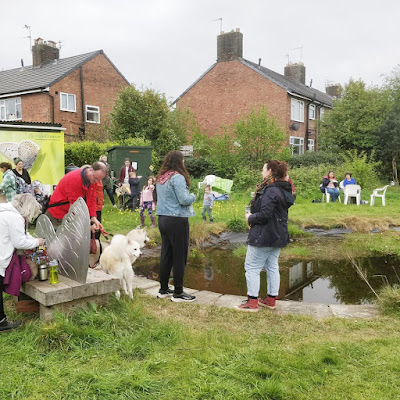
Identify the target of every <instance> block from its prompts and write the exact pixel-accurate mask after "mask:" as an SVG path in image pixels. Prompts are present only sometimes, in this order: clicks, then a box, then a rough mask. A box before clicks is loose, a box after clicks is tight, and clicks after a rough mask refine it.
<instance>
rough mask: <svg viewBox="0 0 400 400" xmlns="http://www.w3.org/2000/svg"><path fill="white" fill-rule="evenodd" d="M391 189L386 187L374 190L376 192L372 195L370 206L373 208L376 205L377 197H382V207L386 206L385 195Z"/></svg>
mask: <svg viewBox="0 0 400 400" xmlns="http://www.w3.org/2000/svg"><path fill="white" fill-rule="evenodd" d="M388 187H389V185H386V186H384V187H383V188H378V189H374V191H373V192H372V194H371V201H370V206H373V205H374V203H375V197H380V198H381V199H382V205H383V206H385V205H386V201H385V195H386V189H387V188H388Z"/></svg>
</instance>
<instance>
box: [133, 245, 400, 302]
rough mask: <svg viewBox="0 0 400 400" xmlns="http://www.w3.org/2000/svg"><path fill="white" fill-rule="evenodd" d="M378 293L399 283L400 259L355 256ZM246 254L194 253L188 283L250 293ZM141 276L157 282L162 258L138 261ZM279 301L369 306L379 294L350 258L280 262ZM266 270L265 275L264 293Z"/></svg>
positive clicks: (225, 251) (263, 281)
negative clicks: (362, 276) (246, 275)
mask: <svg viewBox="0 0 400 400" xmlns="http://www.w3.org/2000/svg"><path fill="white" fill-rule="evenodd" d="M355 261H356V263H357V265H358V266H359V268H360V269H361V270H362V271H363V274H364V276H366V277H367V279H368V282H369V283H370V284H371V286H372V287H373V289H374V290H375V291H377V290H379V289H380V288H381V287H382V286H383V285H384V284H386V283H387V282H389V283H391V284H394V283H400V266H399V261H400V260H399V259H398V258H393V257H389V256H387V257H370V258H362V259H357V260H355ZM243 264H244V258H243V257H236V256H235V255H233V251H232V249H221V248H214V247H213V248H207V249H204V250H202V251H196V250H194V251H192V252H190V256H189V258H188V264H187V267H186V271H185V286H186V287H190V288H193V289H197V290H209V291H211V292H217V293H222V294H234V295H242V296H245V295H246V279H245V275H244V266H243ZM134 270H135V273H136V274H137V275H140V276H145V277H147V278H150V279H155V280H158V270H159V257H144V258H140V259H138V260H137V261H136V262H135V264H134ZM280 270H281V285H280V290H279V297H278V298H279V299H287V300H297V301H306V302H311V303H323V304H368V303H372V302H373V301H374V300H375V299H376V297H375V295H374V294H373V292H372V291H371V289H370V288H369V287H368V285H367V283H366V282H365V281H364V280H363V279H362V278H361V277H360V276H359V274H358V272H357V271H356V269H355V268H354V267H353V265H352V263H351V262H350V261H343V260H342V261H334V260H331V261H329V260H328V261H315V260H307V261H299V262H290V263H281V264H280ZM265 288H266V274H265V273H264V272H262V273H261V293H260V295H262V296H264V295H265V294H266V293H265Z"/></svg>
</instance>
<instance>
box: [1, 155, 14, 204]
mask: <svg viewBox="0 0 400 400" xmlns="http://www.w3.org/2000/svg"><path fill="white" fill-rule="evenodd" d="M11 168H12V166H11V164H10V163H9V162H2V163H0V171H1V172H2V173H3V181H2V182H1V183H0V192H2V193H3V194H4V196H5V197H6V201H11V200H12V199H13V198H14V196H15V195H16V194H17V191H16V190H17V184H16V183H15V176H14V173H13V170H12V169H11Z"/></svg>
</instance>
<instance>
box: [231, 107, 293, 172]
mask: <svg viewBox="0 0 400 400" xmlns="http://www.w3.org/2000/svg"><path fill="white" fill-rule="evenodd" d="M233 130H234V137H235V143H236V145H237V146H238V155H239V159H240V161H241V163H242V165H246V166H248V167H250V168H251V169H257V168H260V166H262V165H263V163H265V160H268V159H273V158H280V159H282V158H287V157H288V156H289V152H288V150H287V149H286V151H284V146H285V144H286V141H287V136H286V134H285V132H284V131H283V130H282V128H281V127H280V125H279V122H278V121H277V119H275V118H273V117H271V116H270V115H269V114H268V110H267V109H266V108H265V107H261V108H259V109H258V110H256V111H255V110H253V109H252V110H251V112H250V114H249V115H247V116H245V117H243V118H241V119H239V120H238V121H237V122H236V123H235V125H234V127H233Z"/></svg>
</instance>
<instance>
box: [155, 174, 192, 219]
mask: <svg viewBox="0 0 400 400" xmlns="http://www.w3.org/2000/svg"><path fill="white" fill-rule="evenodd" d="M195 201H196V196H195V195H194V194H192V193H189V190H188V187H187V186H186V181H185V178H184V176H183V175H181V174H175V175H173V176H172V177H171V178H170V179H168V180H167V181H166V182H165V183H163V184H161V183H160V182H159V181H158V182H157V213H156V214H157V215H168V216H171V217H193V216H194V215H195V213H194V211H193V206H192V203H194V202H195Z"/></svg>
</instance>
